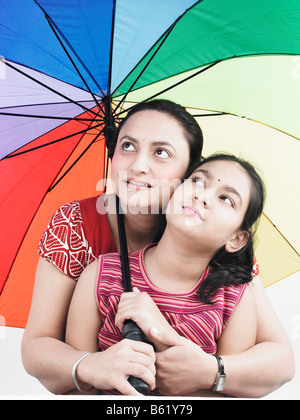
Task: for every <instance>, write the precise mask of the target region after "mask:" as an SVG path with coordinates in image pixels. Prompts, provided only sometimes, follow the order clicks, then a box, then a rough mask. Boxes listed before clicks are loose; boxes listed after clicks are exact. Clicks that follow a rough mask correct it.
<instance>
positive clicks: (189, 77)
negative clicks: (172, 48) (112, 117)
mask: <svg viewBox="0 0 300 420" xmlns="http://www.w3.org/2000/svg"><path fill="white" fill-rule="evenodd" d="M221 61H222V60H217V61H215V62H214V63H211V64H210V65H209V66H207V67H205V68H204V69H201V70H199V71H197V72H196V73H194V74H192V75H190V76H188V77H186V78H185V79H182V80H180V81H179V82H177V83H174V85H171V86H169V87H167V88H166V89H163V90H161V91H160V92H158V93H155V94H154V95H152V96H150V97H149V98H147V99H145V101H144V102H146V101H151V100H152V99H154V98H156V97H157V96H160V95H162V94H163V93H165V92H168V91H169V90H171V89H173V88H175V87H177V86H179V85H181V84H182V83H185V82H186V81H187V80H190V79H192V78H193V77H196V76H198V75H199V74H201V73H204V72H205V71H207V70H209V69H211V68H212V67H214V66H216V65H217V64H219V63H220V62H221ZM132 108H133V106H132V107H130V108H127V109H126V110H123V111H121V112H119V113H118V117H119V116H120V115H121V114H124V113H125V112H128V111H130V110H131V109H132Z"/></svg>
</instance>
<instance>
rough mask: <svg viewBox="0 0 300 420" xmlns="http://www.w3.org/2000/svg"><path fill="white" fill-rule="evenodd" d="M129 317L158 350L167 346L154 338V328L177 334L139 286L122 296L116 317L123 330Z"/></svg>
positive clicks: (118, 325)
mask: <svg viewBox="0 0 300 420" xmlns="http://www.w3.org/2000/svg"><path fill="white" fill-rule="evenodd" d="M127 319H131V320H132V321H134V322H136V324H137V325H138V326H139V327H140V328H141V330H142V331H143V332H144V334H145V336H146V337H147V339H148V341H150V342H152V343H153V344H154V345H155V347H156V350H157V351H161V350H164V349H166V348H167V347H166V346H165V345H164V344H160V343H159V342H158V343H156V342H155V340H153V335H152V334H151V329H152V328H154V329H157V330H159V331H163V332H164V333H165V334H168V335H170V334H171V335H177V333H176V331H174V330H173V328H172V327H171V326H170V324H169V323H168V321H167V320H166V319H165V317H164V316H163V315H162V313H161V312H160V310H159V309H158V307H157V306H156V304H155V302H154V301H153V300H152V298H151V297H150V296H149V295H148V293H146V292H140V291H139V289H138V288H137V287H134V288H133V291H132V292H127V293H123V294H122V296H121V299H120V303H119V308H118V313H117V315H116V319H115V322H116V325H117V327H118V328H119V329H120V330H121V331H122V329H123V325H124V321H125V320H127Z"/></svg>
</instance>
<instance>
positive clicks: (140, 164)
mask: <svg viewBox="0 0 300 420" xmlns="http://www.w3.org/2000/svg"><path fill="white" fill-rule="evenodd" d="M149 168H150V166H149V157H148V155H147V154H146V153H142V152H137V153H136V155H135V157H134V159H133V161H132V163H131V165H130V169H131V170H132V171H133V172H135V173H148V172H149Z"/></svg>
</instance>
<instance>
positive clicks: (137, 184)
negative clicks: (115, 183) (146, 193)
mask: <svg viewBox="0 0 300 420" xmlns="http://www.w3.org/2000/svg"><path fill="white" fill-rule="evenodd" d="M126 182H127V185H128V187H129V188H131V189H134V190H141V189H148V188H151V185H150V184H148V182H143V181H134V180H127V181H126Z"/></svg>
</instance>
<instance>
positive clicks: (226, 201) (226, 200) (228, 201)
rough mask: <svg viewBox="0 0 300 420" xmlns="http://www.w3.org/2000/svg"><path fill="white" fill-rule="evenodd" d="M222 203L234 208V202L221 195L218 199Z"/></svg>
mask: <svg viewBox="0 0 300 420" xmlns="http://www.w3.org/2000/svg"><path fill="white" fill-rule="evenodd" d="M220 198H221V200H222V201H224V203H227V204H229V205H230V206H231V207H234V201H233V200H232V199H231V198H230V197H227V196H226V195H223V196H222V197H220Z"/></svg>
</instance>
